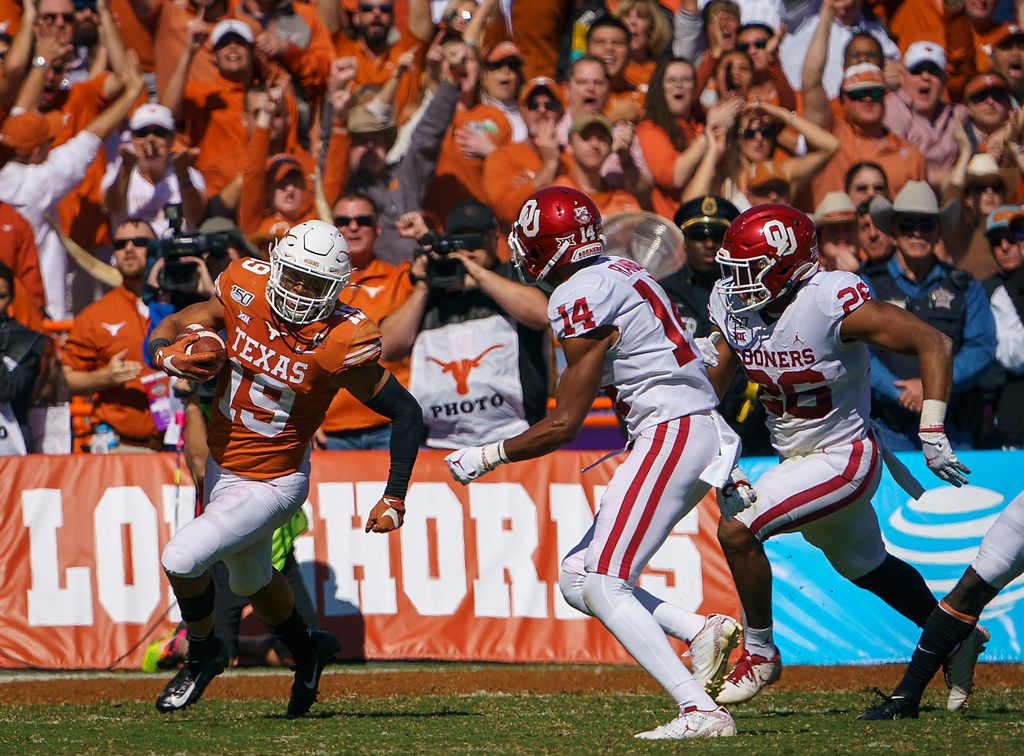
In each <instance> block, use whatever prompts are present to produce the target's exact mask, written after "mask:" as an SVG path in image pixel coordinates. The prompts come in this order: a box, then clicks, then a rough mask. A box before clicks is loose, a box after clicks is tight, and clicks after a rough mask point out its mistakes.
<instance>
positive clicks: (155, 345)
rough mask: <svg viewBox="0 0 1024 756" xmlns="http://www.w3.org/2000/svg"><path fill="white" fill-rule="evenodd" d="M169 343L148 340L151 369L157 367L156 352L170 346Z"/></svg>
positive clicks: (161, 340) (164, 340) (162, 340)
mask: <svg viewBox="0 0 1024 756" xmlns="http://www.w3.org/2000/svg"><path fill="white" fill-rule="evenodd" d="M170 345H171V342H170V341H169V340H167V339H150V340H149V364H150V365H152V366H153V367H159V365H157V364H156V352H157V350H158V349H162V348H164V347H165V346H170Z"/></svg>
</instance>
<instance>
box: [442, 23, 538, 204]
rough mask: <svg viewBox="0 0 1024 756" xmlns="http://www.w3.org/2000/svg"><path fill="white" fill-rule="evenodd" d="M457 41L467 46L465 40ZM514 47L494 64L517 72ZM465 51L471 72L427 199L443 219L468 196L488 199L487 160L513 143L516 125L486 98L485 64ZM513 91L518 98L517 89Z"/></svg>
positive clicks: (467, 49)
mask: <svg viewBox="0 0 1024 756" xmlns="http://www.w3.org/2000/svg"><path fill="white" fill-rule="evenodd" d="M454 44H458V45H463V43H462V42H461V41H456V42H455V43H454ZM505 44H510V43H505ZM512 47H513V50H511V51H509V50H506V51H505V52H507V53H509V54H510V57H507V58H497V59H495V58H493V57H492V59H491V61H490V62H489V63H490V64H500V67H501V69H509V70H510V73H513V75H514V71H512V70H511V67H512V66H515V67H516V68H518V66H519V65H521V63H522V61H521V60H520V59H519V58H518V57H517V56H515V57H512V56H511V55H514V53H516V52H518V51H515V50H514V46H512ZM465 49H466V53H467V55H466V69H467V75H466V77H465V79H463V81H462V94H461V96H460V98H459V102H458V104H457V105H456V106H455V113H454V114H453V116H452V120H451V125H450V126H449V127H448V129H447V131H446V132H445V135H444V137H443V138H442V139H441V149H440V151H439V153H438V156H437V165H436V167H435V168H434V175H433V179H432V181H431V182H430V187H429V189H428V190H427V192H426V194H425V195H424V198H423V209H424V210H427V211H429V212H432V213H433V214H434V215H435V216H437V217H438V218H447V217H448V213H449V212H451V209H452V208H453V207H455V205H457V204H459V203H460V202H464V201H465V200H467V199H475V200H477V201H478V202H484V201H486V194H485V192H484V158H486V157H487V156H488V155H490V154H491V153H492V152H494V150H496V149H497V148H498V147H500V146H502V145H503V144H508V143H509V142H510V141H512V126H511V124H509V122H508V119H507V118H506V117H505V114H504V113H503V112H502V111H501V110H499V109H498V108H496V107H494V106H493V105H487V104H485V103H483V102H481V100H480V93H481V89H482V87H481V85H480V82H479V78H480V62H479V61H478V60H477V57H476V51H475V50H473V48H472V47H469V46H465ZM493 52H494V51H492V53H493ZM498 53H499V54H500V53H501V51H498ZM499 73H500V71H499ZM511 95H512V96H513V97H514V96H515V91H514V90H512V91H511Z"/></svg>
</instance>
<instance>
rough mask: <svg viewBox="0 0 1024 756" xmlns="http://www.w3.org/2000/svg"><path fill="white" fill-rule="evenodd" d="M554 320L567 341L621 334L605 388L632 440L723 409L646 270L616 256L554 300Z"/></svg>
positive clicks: (605, 374) (568, 285)
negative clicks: (609, 331)
mask: <svg viewBox="0 0 1024 756" xmlns="http://www.w3.org/2000/svg"><path fill="white" fill-rule="evenodd" d="M548 319H549V320H550V321H551V328H552V330H553V331H554V333H555V337H556V338H557V339H558V340H559V341H563V340H565V339H567V338H575V337H578V336H582V335H583V334H585V333H588V332H590V331H593V330H595V329H597V328H600V327H601V326H605V325H611V326H614V327H615V329H616V330H617V331H618V333H619V340H618V342H617V343H616V344H615V346H614V347H613V348H612V349H611V350H610V351H609V352H608V355H607V356H606V358H605V363H604V371H603V374H602V376H601V383H602V385H603V390H604V391H605V393H606V394H608V396H609V397H610V398H611V399H612V401H613V403H614V404H615V408H616V409H617V410H618V412H619V414H621V415H622V417H623V419H624V420H625V421H626V426H627V429H628V430H629V435H630V438H635V437H636V436H637V434H639V433H640V431H642V430H644V429H645V428H649V427H651V426H653V425H658V424H659V423H663V422H665V421H667V420H673V419H675V418H677V417H680V416H682V415H686V414H690V413H697V412H705V411H708V410H712V409H714V408H715V406H716V405H717V404H718V398H717V397H716V396H715V391H714V389H713V388H712V386H711V383H710V381H708V377H707V373H706V372H705V371H704V365H703V363H702V362H701V358H700V352H699V351H698V350H697V347H696V346H695V345H694V343H693V340H692V339H691V337H690V335H689V334H688V333H687V332H686V328H685V326H683V324H682V322H681V321H680V319H679V315H678V314H677V313H676V310H675V308H674V307H673V306H672V303H671V302H670V301H669V298H668V295H667V294H665V291H664V290H663V289H662V288H661V286H660V285H659V284H658V283H657V282H656V281H655V280H654V279H653V278H652V277H651V275H650V274H649V273H648V272H647V271H646V269H644V267H643V266H641V265H639V264H638V263H635V262H633V261H632V260H628V259H626V258H622V257H614V256H610V255H609V256H606V257H602V258H600V259H599V260H597V261H596V262H594V264H592V265H590V266H589V267H587V268H584V269H583V270H580V271H579V272H577V273H576V274H575V275H573V276H572V277H571V278H570V279H569V280H568V281H566V282H565V283H563V284H562V285H561V286H559V287H558V288H556V289H555V290H554V292H553V293H552V294H551V299H550V301H549V303H548Z"/></svg>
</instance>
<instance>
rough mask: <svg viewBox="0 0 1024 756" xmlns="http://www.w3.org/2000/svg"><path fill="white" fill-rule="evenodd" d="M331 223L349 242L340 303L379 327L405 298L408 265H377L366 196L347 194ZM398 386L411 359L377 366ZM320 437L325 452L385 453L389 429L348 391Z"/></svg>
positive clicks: (375, 230) (374, 227)
mask: <svg viewBox="0 0 1024 756" xmlns="http://www.w3.org/2000/svg"><path fill="white" fill-rule="evenodd" d="M334 224H335V225H336V226H337V227H338V230H339V231H341V235H342V236H344V237H345V240H346V241H347V242H348V256H349V261H350V262H351V264H352V278H351V280H350V281H349V285H348V286H347V287H345V289H343V290H342V292H341V296H340V297H339V301H340V302H343V303H344V304H347V305H351V306H352V307H357V308H359V309H360V310H362V311H363V312H364V313H366V314H367V315H369V316H370V317H371V318H373V319H374V320H375V321H376V322H377V323H380V322H381V321H382V320H384V318H386V317H387V316H388V315H390V314H391V313H393V312H394V311H395V310H397V309H398V307H399V306H400V305H401V304H402V303H403V302H404V301H405V300H406V299H408V297H409V293H410V292H411V291H412V281H411V280H410V279H409V265H408V264H403V265H390V264H389V263H386V262H384V261H383V260H378V259H377V256H376V255H375V254H374V244H375V243H376V241H377V237H378V235H379V234H380V224H379V223H378V222H377V208H375V207H374V206H373V203H372V202H371V201H370V200H368V199H367V198H366V197H360V196H359V195H356V194H348V195H345V196H344V197H342V198H341V199H339V200H338V201H337V202H336V203H335V204H334ZM381 364H382V365H383V366H384V367H386V368H387V369H388V370H390V371H391V373H392V375H394V376H395V378H397V379H398V380H399V382H401V383H402V385H408V383H409V358H408V357H403V358H399V359H396V360H390V361H387V362H382V363H381ZM320 431H321V432H320V434H318V436H319V437H318V442H319V443H320V445H322V446H323V447H324V448H326V449H332V450H341V449H387V448H388V444H389V442H390V440H391V424H390V422H389V421H388V420H387V418H385V417H382V416H381V415H378V414H377V413H376V412H373V411H372V410H369V409H367V408H366V407H365V406H364V405H363V404H361V403H360V402H358V401H356V400H355V399H354V398H353V397H352V395H351V394H349V393H348V392H347V391H339V392H338V393H337V395H336V396H335V397H334V401H333V402H331V406H330V409H328V410H327V417H326V418H324V424H323V426H322V427H321V429H320Z"/></svg>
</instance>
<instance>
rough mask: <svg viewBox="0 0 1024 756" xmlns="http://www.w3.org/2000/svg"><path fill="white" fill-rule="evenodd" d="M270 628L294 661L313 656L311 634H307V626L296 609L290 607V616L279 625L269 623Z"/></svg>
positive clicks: (313, 648) (301, 660) (313, 647)
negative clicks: (290, 653)
mask: <svg viewBox="0 0 1024 756" xmlns="http://www.w3.org/2000/svg"><path fill="white" fill-rule="evenodd" d="M270 630H271V631H272V632H273V633H274V637H275V638H277V639H278V640H279V641H281V643H283V644H284V645H285V646H286V647H287V648H288V650H289V651H291V652H292V658H294V659H295V661H296V662H300V663H301V662H304V661H306V660H307V659H310V658H311V657H312V656H313V652H314V650H315V649H316V647H315V646H314V644H313V636H311V635H310V634H309V626H308V625H306V621H305V620H304V619H302V615H301V614H299V612H298V610H297V609H292V614H291V616H290V617H289V618H288V619H286V620H285V621H284V622H282V623H281V624H280V625H271V626H270Z"/></svg>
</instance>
